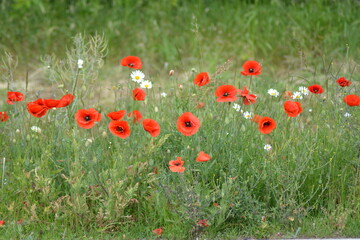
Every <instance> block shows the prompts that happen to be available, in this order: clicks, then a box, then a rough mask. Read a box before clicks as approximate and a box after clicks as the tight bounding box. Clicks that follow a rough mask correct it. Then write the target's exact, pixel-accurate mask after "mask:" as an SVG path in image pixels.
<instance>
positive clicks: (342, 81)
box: [336, 77, 352, 87]
mask: <svg viewBox="0 0 360 240" xmlns="http://www.w3.org/2000/svg"><path fill="white" fill-rule="evenodd" d="M336 82H337V84H339V86H340V87H348V86H350V85H351V84H352V82H350V81H349V80H346V78H344V77H341V78H339V79H338V80H336Z"/></svg>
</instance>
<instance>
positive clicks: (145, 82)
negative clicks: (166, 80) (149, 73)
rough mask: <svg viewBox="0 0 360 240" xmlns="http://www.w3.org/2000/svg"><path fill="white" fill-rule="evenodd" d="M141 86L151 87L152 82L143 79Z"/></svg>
mask: <svg viewBox="0 0 360 240" xmlns="http://www.w3.org/2000/svg"><path fill="white" fill-rule="evenodd" d="M140 87H141V88H152V82H150V81H148V80H145V81H142V82H141V83H140Z"/></svg>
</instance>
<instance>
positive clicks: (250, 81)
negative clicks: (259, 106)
mask: <svg viewBox="0 0 360 240" xmlns="http://www.w3.org/2000/svg"><path fill="white" fill-rule="evenodd" d="M252 77H253V76H252V75H250V80H249V90H251V83H252Z"/></svg>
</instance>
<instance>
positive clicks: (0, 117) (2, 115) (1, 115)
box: [0, 112, 9, 122]
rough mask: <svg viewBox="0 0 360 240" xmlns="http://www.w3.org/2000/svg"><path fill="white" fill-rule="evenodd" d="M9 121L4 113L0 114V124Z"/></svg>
mask: <svg viewBox="0 0 360 240" xmlns="http://www.w3.org/2000/svg"><path fill="white" fill-rule="evenodd" d="M8 119H9V116H8V115H7V113H6V112H0V122H5V121H7V120H8Z"/></svg>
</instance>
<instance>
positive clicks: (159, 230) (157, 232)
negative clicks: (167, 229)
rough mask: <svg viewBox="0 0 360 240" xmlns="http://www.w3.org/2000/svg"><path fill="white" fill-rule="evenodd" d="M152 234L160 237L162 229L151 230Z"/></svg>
mask: <svg viewBox="0 0 360 240" xmlns="http://www.w3.org/2000/svg"><path fill="white" fill-rule="evenodd" d="M153 233H155V234H156V235H159V236H160V235H161V234H162V233H163V229H162V228H156V229H154V230H153Z"/></svg>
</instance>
